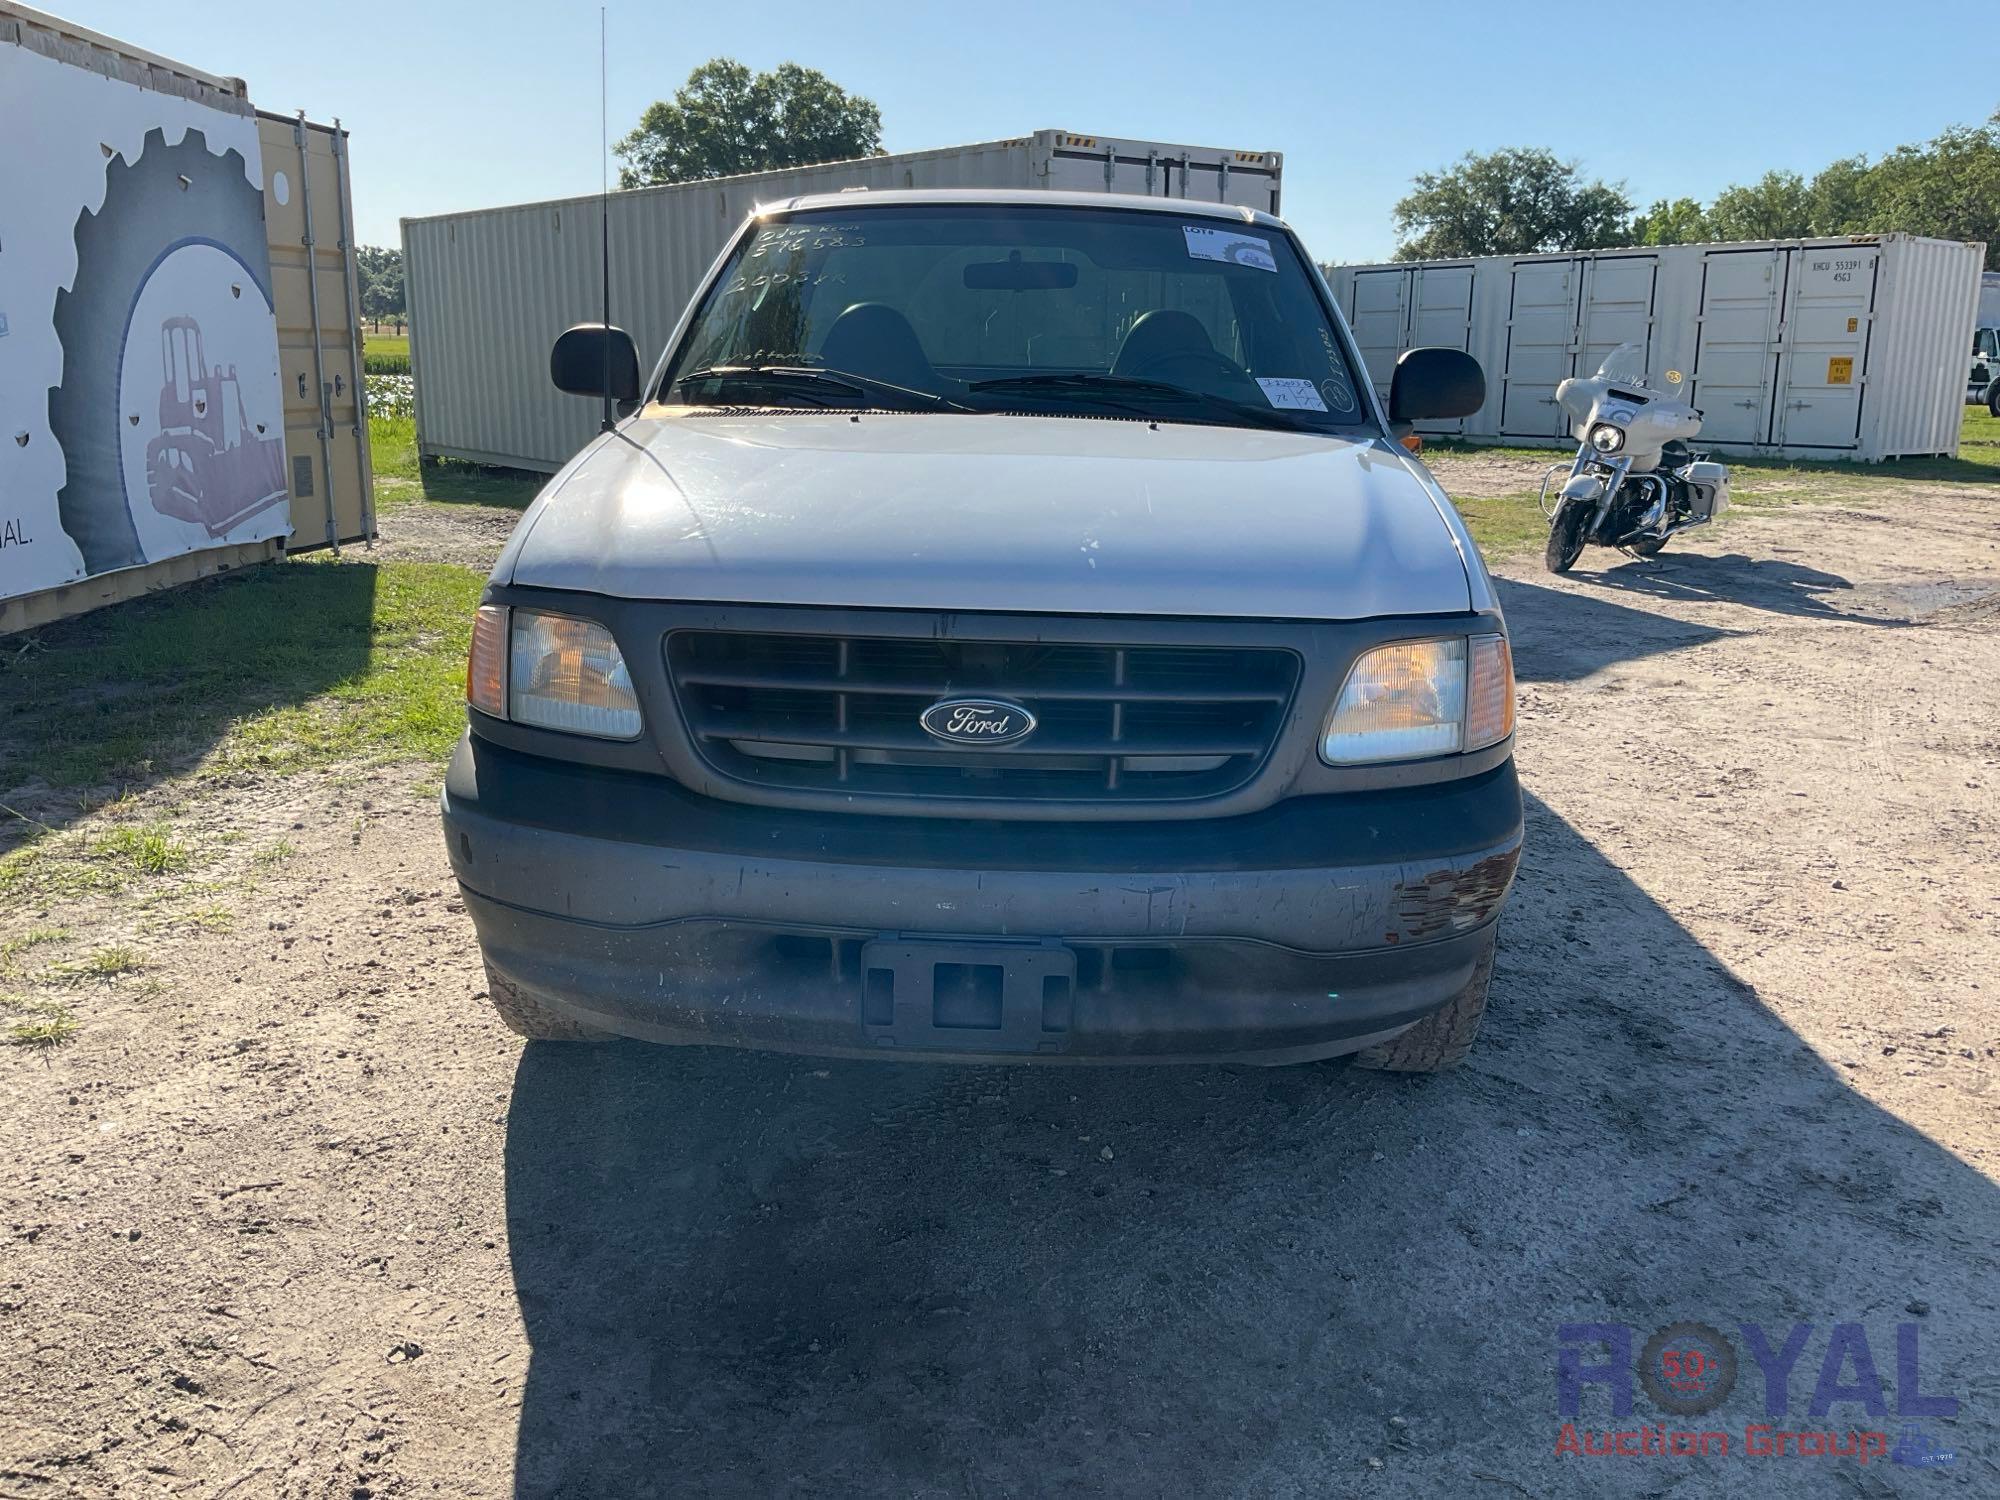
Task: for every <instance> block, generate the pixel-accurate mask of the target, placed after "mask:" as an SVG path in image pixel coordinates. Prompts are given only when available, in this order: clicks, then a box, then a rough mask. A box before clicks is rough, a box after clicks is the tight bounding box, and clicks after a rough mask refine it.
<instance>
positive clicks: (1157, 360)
mask: <svg viewBox="0 0 2000 1500" xmlns="http://www.w3.org/2000/svg"><path fill="white" fill-rule="evenodd" d="M1176 365H1188V366H1199V367H1201V368H1203V369H1207V370H1212V371H1214V372H1216V373H1218V374H1220V375H1222V376H1223V377H1224V378H1225V379H1226V380H1227V381H1228V382H1229V383H1230V384H1232V385H1238V386H1241V385H1245V384H1247V383H1248V382H1249V379H1250V377H1249V376H1248V375H1246V374H1244V373H1243V367H1242V366H1241V365H1239V364H1237V363H1236V361H1235V360H1233V359H1231V358H1230V357H1229V356H1228V355H1226V354H1220V353H1217V352H1216V351H1215V350H1213V349H1167V350H1163V351H1162V352H1160V353H1158V354H1154V355H1150V356H1148V357H1147V358H1145V359H1142V360H1139V361H1138V362H1136V363H1135V364H1133V365H1132V366H1131V368H1129V369H1127V370H1124V371H1122V372H1121V373H1123V374H1126V375H1129V376H1131V377H1132V378H1133V379H1134V380H1164V379H1166V378H1167V377H1166V374H1165V372H1166V371H1168V370H1170V369H1172V368H1173V367H1174V366H1176ZM1171 383H1172V384H1174V385H1185V384H1187V382H1186V381H1179V380H1177V381H1172V382H1171Z"/></svg>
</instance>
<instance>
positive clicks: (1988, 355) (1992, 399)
mask: <svg viewBox="0 0 2000 1500" xmlns="http://www.w3.org/2000/svg"><path fill="white" fill-rule="evenodd" d="M1965 404H1966V405H1967V406H1980V405H1983V406H1985V408H1986V409H1987V410H1988V411H1990V412H1992V413H1993V415H1994V416H1996V417H2000V271H1988V272H1986V273H1985V274H1984V275H1982V276H1981V277H1980V278H1979V311H1978V313H1977V314H1976V315H1975V316H1974V317H1973V320H1972V373H1971V374H1970V375H1969V376H1967V377H1966V382H1965Z"/></svg>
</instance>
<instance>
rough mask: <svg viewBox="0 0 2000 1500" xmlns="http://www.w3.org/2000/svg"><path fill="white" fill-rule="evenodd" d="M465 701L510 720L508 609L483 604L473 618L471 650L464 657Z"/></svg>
mask: <svg viewBox="0 0 2000 1500" xmlns="http://www.w3.org/2000/svg"><path fill="white" fill-rule="evenodd" d="M465 701H466V702H467V703H470V704H471V705H472V706H473V707H474V708H476V709H478V710H479V711H480V712H481V713H483V714H491V715H493V717H494V718H496V719H504V718H506V717H507V610H506V608H505V606H503V605H499V604H482V605H480V606H479V613H477V614H476V615H474V616H473V617H472V647H471V649H470V650H468V651H467V652H466V654H465Z"/></svg>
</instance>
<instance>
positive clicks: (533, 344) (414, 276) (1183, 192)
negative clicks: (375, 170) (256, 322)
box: [403, 130, 1283, 471]
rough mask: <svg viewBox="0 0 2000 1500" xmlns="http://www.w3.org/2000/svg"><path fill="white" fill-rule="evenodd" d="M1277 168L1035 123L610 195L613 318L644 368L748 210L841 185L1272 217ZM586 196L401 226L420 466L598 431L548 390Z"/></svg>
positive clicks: (545, 454) (581, 308)
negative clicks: (1196, 203)
mask: <svg viewBox="0 0 2000 1500" xmlns="http://www.w3.org/2000/svg"><path fill="white" fill-rule="evenodd" d="M1282 172H1283V158H1282V156H1281V154H1280V153H1278V152H1275V151H1230V150H1217V149H1214V148H1206V147H1199V146H1183V145H1172V144H1168V143H1166V142H1164V141H1132V140H1118V139H1113V138H1111V137H1109V136H1101V135H1077V134H1073V133H1071V132H1069V131H1062V130H1042V131H1037V132H1036V133H1035V134H1033V135H1028V136H1021V137H1018V138H1016V139H1013V140H1005V141H985V142H981V143H979V144H977V145H971V146H954V147H950V148H947V149H943V150H937V151H912V152H907V153H903V154H900V155H896V156H871V157H864V158H862V159H860V160H858V161H844V162H830V163H827V164H825V165H822V166H813V167H797V168H788V169H785V170H782V171H776V172H756V173H750V174H746V175H744V176H740V177H720V178H715V179H713V180H710V181H707V182H690V183H677V184H673V185H670V186H666V187H654V188H639V189H636V190H633V191H629V192H620V193H615V194H613V195H612V196H611V199H610V203H609V210H608V211H609V215H610V225H611V235H610V238H611V317H612V321H613V322H614V323H617V324H619V325H620V326H621V327H623V328H625V329H627V330H628V331H629V332H630V333H631V334H632V335H633V337H634V338H635V339H637V340H638V344H639V348H640V351H641V358H642V359H644V360H646V361H648V362H650V361H651V360H652V358H653V357H654V356H655V355H657V354H658V353H659V352H660V351H661V350H662V349H664V348H665V346H666V341H667V339H668V337H669V336H670V335H671V334H672V332H673V329H674V325H675V324H676V323H678V322H679V321H680V316H681V313H682V311H683V310H684V309H685V307H686V306H687V303H688V300H689V299H690V298H691V297H692V296H693V295H694V292H695V289H696V287H697V286H698V285H699V284H700V282H701V278H702V276H703V275H704V274H705V273H706V272H707V271H708V269H709V266H710V265H711V264H712V263H713V262H714V260H715V257H716V255H717V254H718V253H719V252H720V251H721V250H722V247H723V246H724V244H725V243H727V241H728V239H729V236H730V235H731V234H732V233H733V232H734V231H735V229H736V227H737V225H739V224H740V223H741V222H742V221H743V219H744V218H745V217H746V216H747V215H748V214H749V213H750V212H751V211H752V210H753V209H755V208H757V207H758V206H759V205H760V204H771V203H777V202H782V201H784V200H786V199H790V198H794V197H799V196H802V195H804V194H808V193H827V192H838V191H840V190H842V189H847V188H877V189H885V188H959V187H966V188H1050V189H1058V190H1065V191H1069V192H1108V193H1138V194H1145V195H1148V196H1152V197H1175V198H1195V199H1199V200H1201V201H1203V202H1209V203H1218V202H1219V203H1235V204H1240V205H1242V206H1243V207H1245V208H1254V209H1261V210H1263V211H1264V212H1266V213H1276V212H1277V211H1278V206H1279V189H1280V184H1281V177H1282ZM603 211H604V209H603V204H602V200H601V199H599V198H598V197H596V196H592V197H586V198H565V199H561V200H559V201H555V202H548V203H522V204H515V205H511V206H508V207H504V208H492V209H482V210H478V211H474V212H468V213H456V214H444V215H439V216H436V217H432V218H419V219H405V220H403V261H404V268H405V275H406V278H407V282H406V284H407V287H408V297H409V311H410V360H411V369H412V372H413V373H414V374H415V376H416V402H417V444H418V449H419V451H420V453H421V454H422V456H423V457H424V458H426V459H435V458H466V459H473V460H476V461H478V462H480V463H490V464H503V465H508V466H511V467H515V468H523V469H539V470H543V471H553V470H555V469H558V468H560V467H561V466H562V465H563V464H564V463H565V462H566V461H567V460H568V459H569V457H570V455H571V454H573V453H574V452H576V450H577V449H578V448H580V447H581V446H582V445H583V444H584V442H585V441H586V440H587V439H588V438H589V437H590V435H591V434H592V433H593V432H594V431H596V428H597V422H598V414H597V410H596V408H594V407H593V406H592V405H591V404H590V403H589V402H585V401H578V400H575V399H574V398H570V397H565V396H563V395H561V394H560V393H559V392H557V391H556V389H555V388H554V387H553V386H552V385H550V384H549V348H550V346H551V345H552V344H553V343H554V342H555V339H556V335H557V334H559V333H561V332H562V331H563V329H565V328H567V327H569V326H570V325H571V324H573V323H581V322H590V321H595V320H596V319H597V318H598V317H599V316H600V314H601V308H602V300H603V276H602V254H603V238H602V232H601V228H600V214H601V213H602V212H603Z"/></svg>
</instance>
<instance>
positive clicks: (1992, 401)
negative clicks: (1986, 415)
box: [1986, 379, 2000, 417]
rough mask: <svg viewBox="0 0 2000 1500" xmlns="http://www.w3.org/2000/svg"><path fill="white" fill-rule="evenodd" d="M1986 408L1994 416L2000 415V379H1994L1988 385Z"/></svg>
mask: <svg viewBox="0 0 2000 1500" xmlns="http://www.w3.org/2000/svg"><path fill="white" fill-rule="evenodd" d="M1986 409H1987V410H1988V411H1989V412H1991V413H1992V414H1993V415H1994V416H1996V417H2000V379H1996V380H1994V381H1993V383H1992V384H1990V385H1988V386H1987V387H1986Z"/></svg>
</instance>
